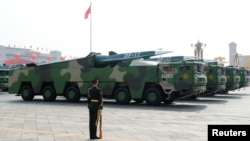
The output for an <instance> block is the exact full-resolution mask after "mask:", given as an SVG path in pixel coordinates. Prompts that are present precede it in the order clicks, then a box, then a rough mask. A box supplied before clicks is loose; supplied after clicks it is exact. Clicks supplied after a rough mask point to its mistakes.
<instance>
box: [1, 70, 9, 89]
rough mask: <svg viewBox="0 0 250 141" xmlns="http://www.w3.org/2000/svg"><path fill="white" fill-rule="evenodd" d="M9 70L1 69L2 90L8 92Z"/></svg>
mask: <svg viewBox="0 0 250 141" xmlns="http://www.w3.org/2000/svg"><path fill="white" fill-rule="evenodd" d="M9 70H10V69H9V68H8V67H3V66H1V67H0V90H2V91H6V90H7V89H8V78H9Z"/></svg>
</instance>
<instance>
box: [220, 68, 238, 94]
mask: <svg viewBox="0 0 250 141" xmlns="http://www.w3.org/2000/svg"><path fill="white" fill-rule="evenodd" d="M225 68H226V77H227V83H226V89H225V90H224V91H223V92H222V93H223V94H227V93H228V92H229V91H234V90H236V89H239V87H240V84H239V83H240V75H239V74H240V71H239V68H236V67H234V66H226V67H225Z"/></svg>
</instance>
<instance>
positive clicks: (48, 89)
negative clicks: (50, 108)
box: [42, 85, 57, 101]
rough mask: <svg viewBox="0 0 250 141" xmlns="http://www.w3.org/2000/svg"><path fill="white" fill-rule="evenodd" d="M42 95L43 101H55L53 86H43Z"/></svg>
mask: <svg viewBox="0 0 250 141" xmlns="http://www.w3.org/2000/svg"><path fill="white" fill-rule="evenodd" d="M42 95H43V100H44V101H55V100H56V96H57V95H56V92H55V90H54V88H53V86H50V85H48V86H45V87H44V88H43V90H42Z"/></svg>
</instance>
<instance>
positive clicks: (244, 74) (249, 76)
mask: <svg viewBox="0 0 250 141" xmlns="http://www.w3.org/2000/svg"><path fill="white" fill-rule="evenodd" d="M239 71H240V86H239V87H240V88H245V87H248V86H249V81H250V71H249V70H247V69H245V68H244V67H241V68H240V70H239Z"/></svg>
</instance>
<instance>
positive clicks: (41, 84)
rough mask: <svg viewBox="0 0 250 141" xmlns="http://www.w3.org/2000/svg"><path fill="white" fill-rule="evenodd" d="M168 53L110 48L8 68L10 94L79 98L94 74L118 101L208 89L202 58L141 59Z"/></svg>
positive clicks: (164, 98)
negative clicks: (171, 62) (168, 61)
mask: <svg viewBox="0 0 250 141" xmlns="http://www.w3.org/2000/svg"><path fill="white" fill-rule="evenodd" d="M165 53H170V52H163V51H161V52H156V51H145V52H134V53H124V54H116V53H114V52H110V53H109V56H105V55H101V54H100V53H93V52H92V53H90V54H89V55H88V56H86V57H84V58H79V59H74V60H66V61H62V62H55V63H51V64H41V65H35V64H33V65H32V64H30V65H27V66H26V67H23V68H20V69H15V70H12V71H10V76H9V93H10V94H17V95H20V96H21V97H22V99H23V100H32V99H33V98H34V96H37V95H41V96H43V99H44V100H45V101H55V100H56V97H57V96H63V97H65V98H66V99H67V100H68V101H71V102H76V101H79V100H80V98H81V97H86V96H87V90H88V88H89V87H90V86H91V80H92V79H93V78H94V77H97V78H98V79H99V80H100V87H101V88H102V90H103V97H106V98H114V99H115V100H116V102H117V103H119V104H128V103H130V101H131V100H135V101H137V102H142V101H144V100H145V101H146V103H147V104H148V105H158V104H160V103H161V102H162V101H164V102H172V96H171V94H175V92H176V90H180V91H181V93H179V95H185V94H189V93H194V92H195V93H200V92H201V91H204V90H203V89H202V90H201V87H202V86H203V85H205V83H206V77H205V76H204V75H202V74H203V72H204V66H202V64H201V63H195V62H194V63H185V62H180V63H179V64H178V63H177V64H176V65H177V66H178V69H176V68H174V67H171V66H170V65H168V64H166V63H159V62H152V61H145V60H140V59H139V58H148V57H150V56H155V55H160V54H165ZM195 72H197V73H195ZM176 95H178V94H176Z"/></svg>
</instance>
